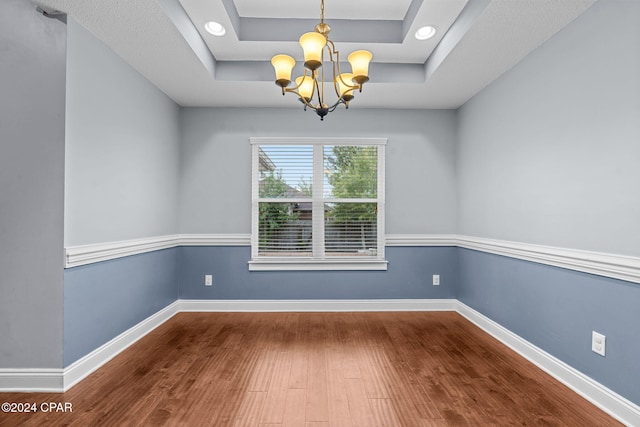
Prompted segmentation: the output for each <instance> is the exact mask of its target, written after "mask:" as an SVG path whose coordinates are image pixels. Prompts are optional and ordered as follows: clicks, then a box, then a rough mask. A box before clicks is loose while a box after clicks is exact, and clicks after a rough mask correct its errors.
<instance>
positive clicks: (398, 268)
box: [64, 246, 640, 404]
mask: <svg viewBox="0 0 640 427" xmlns="http://www.w3.org/2000/svg"><path fill="white" fill-rule="evenodd" d="M249 259H250V248H249V247H244V246H230V247H211V246H205V247H202V246H194V247H179V248H173V249H166V250H161V251H156V252H151V253H146V254H141V255H135V256H129V257H124V258H119V259H115V260H111V261H105V262H100V263H96V264H91V265H87V266H82V267H75V268H71V269H67V270H66V271H65V288H64V289H65V295H64V365H65V367H66V366H69V365H70V364H72V363H73V362H75V361H77V360H78V359H80V358H81V357H83V356H85V355H86V354H88V353H90V352H91V351H93V350H95V349H96V348H98V347H100V346H102V345H103V344H105V343H107V342H109V341H110V340H111V339H113V338H115V337H116V336H118V335H119V334H121V333H122V332H124V331H126V330H127V329H129V328H131V327H132V326H135V325H136V324H138V323H139V322H141V321H143V320H144V319H146V318H147V317H149V316H151V315H153V314H154V313H156V312H158V311H159V310H161V309H162V308H164V307H166V306H167V305H169V304H171V303H173V302H174V301H176V300H177V299H179V298H180V299H204V300H206V299H212V300H225V299H227V300H243V299H246V300H249V299H251V300H308V299H322V300H331V299H341V300H345V299H442V298H446V299H448V298H457V299H458V300H460V301H462V302H463V303H465V304H466V305H468V306H470V307H471V308H473V309H475V310H477V311H479V312H480V313H482V314H484V315H485V316H487V317H488V318H490V319H492V320H494V321H495V322H497V323H499V324H500V325H502V326H504V327H505V328H507V329H509V330H510V331H512V332H513V333H515V334H517V335H518V336H520V337H522V338H524V339H525V340H527V341H529V342H531V343H532V344H534V345H536V346H538V347H539V348H541V349H543V350H545V351H546V352H548V353H550V354H552V355H553V356H555V357H557V358H558V359H560V360H562V361H564V362H565V363H567V364H568V365H570V366H572V367H574V368H575V369H577V370H579V371H581V372H582V373H584V374H586V375H587V376H589V377H591V378H593V379H594V380H596V381H598V382H599V383H601V384H603V385H605V386H607V387H609V388H610V389H612V390H614V391H615V392H617V393H619V394H620V395H622V396H624V397H625V398H627V399H629V400H630V401H632V402H634V403H636V404H640V387H639V386H638V384H640V363H638V354H640V285H638V284H634V283H630V282H624V281H620V280H615V279H609V278H605V277H600V276H594V275H591V274H586V273H580V272H576V271H572V270H567V269H562V268H556V267H551V266H548V265H543V264H537V263H532V262H527V261H522V260H518V259H514V258H509V257H504V256H498V255H492V254H487V253H483V252H478V251H473V250H468V249H460V248H455V247H389V248H387V259H388V261H389V266H388V270H387V271H333V272H331V271H304V272H291V271H290V272H250V271H249V270H248V265H247V262H248V261H249ZM205 274H212V275H213V279H214V283H213V286H211V287H207V286H204V276H205ZM433 274H439V275H440V277H441V285H440V286H433V285H432V284H431V277H432V275H433ZM591 331H598V332H600V333H602V334H604V335H606V337H607V355H606V357H602V356H599V355H597V354H595V353H593V352H592V351H591Z"/></svg>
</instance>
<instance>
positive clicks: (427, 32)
mask: <svg viewBox="0 0 640 427" xmlns="http://www.w3.org/2000/svg"><path fill="white" fill-rule="evenodd" d="M435 35H436V29H435V27H432V26H430V25H427V26H426V27H422V28H419V29H418V31H416V39H418V40H427V39H430V38H431V37H433V36H435Z"/></svg>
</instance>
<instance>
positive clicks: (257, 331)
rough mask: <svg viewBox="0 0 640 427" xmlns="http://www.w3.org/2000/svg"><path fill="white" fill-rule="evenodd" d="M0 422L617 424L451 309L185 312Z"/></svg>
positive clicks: (25, 398)
mask: <svg viewBox="0 0 640 427" xmlns="http://www.w3.org/2000/svg"><path fill="white" fill-rule="evenodd" d="M0 400H2V402H32V403H36V404H37V406H38V407H40V405H42V403H45V402H55V403H64V402H68V403H71V404H72V409H73V412H71V413H68V412H67V413H63V412H43V411H41V410H39V411H38V412H37V413H35V414H4V413H0V425H2V426H14V425H15V426H17V425H21V426H34V425H38V426H40V425H46V426H66V425H68V426H89V425H91V426H103V425H104V426H119V425H126V426H135V425H149V426H161V425H166V426H258V427H286V426H304V427H327V426H353V427H368V426H516V425H519V426H539V425H543V426H599V427H601V426H614V425H621V424H619V423H617V422H616V421H615V420H613V419H612V418H610V417H609V416H608V415H606V414H605V413H603V412H602V411H600V410H599V409H597V408H596V407H594V406H593V405H591V404H590V403H588V402H587V401H586V400H584V399H582V398H581V397H580V396H578V395H577V394H575V393H573V392H572V391H570V390H569V389H568V388H566V387H565V386H563V385H562V384H560V383H559V382H557V381H556V380H554V379H553V378H551V377H550V376H549V375H547V374H546V373H544V372H542V371H541V370H539V369H538V368H536V367H535V366H533V365H532V364H531V363H529V362H527V361H526V360H525V359H523V358H521V357H520V356H518V355H517V354H516V353H514V352H513V351H511V350H510V349H508V348H507V347H505V346H503V345H502V344H500V343H499V342H498V341H496V340H495V339H493V338H492V337H491V336H489V335H487V334H485V333H484V332H482V331H481V330H480V329H478V328H477V327H475V326H474V325H473V324H471V323H470V322H468V321H467V320H466V319H464V318H463V317H461V316H460V315H458V314H457V313H453V312H426V313H423V312H411V313H180V314H178V315H176V316H175V317H173V318H172V319H170V320H169V321H168V322H166V323H165V324H163V325H162V326H160V327H159V328H157V329H156V330H155V331H153V332H152V333H151V334H149V335H147V336H146V337H145V338H143V339H142V340H140V341H139V342H137V343H136V344H135V345H133V346H132V347H131V348H129V349H127V350H126V351H125V352H123V353H122V354H120V355H119V356H118V357H116V358H115V359H113V360H112V361H111V362H109V363H108V364H107V365H105V366H104V367H102V368H101V369H99V370H98V371H96V372H95V373H94V374H92V375H91V376H90V377H88V378H87V379H85V380H84V381H82V382H81V383H80V384H78V385H76V386H75V387H74V388H72V389H71V390H70V391H68V392H67V393H64V394H41V393H32V394H24V393H21V394H18V393H3V394H0Z"/></svg>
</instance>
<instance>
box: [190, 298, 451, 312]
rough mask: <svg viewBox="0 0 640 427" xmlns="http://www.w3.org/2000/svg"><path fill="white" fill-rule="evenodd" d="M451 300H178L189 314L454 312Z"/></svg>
mask: <svg viewBox="0 0 640 427" xmlns="http://www.w3.org/2000/svg"><path fill="white" fill-rule="evenodd" d="M455 307H456V300H454V299H380V300H228V301H227V300H180V311H190V312H194V311H195V312H207V311H211V312H234V311H235V312H252V311H256V312H313V311H318V312H340V311H454V310H455Z"/></svg>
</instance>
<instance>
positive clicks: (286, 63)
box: [271, 55, 296, 86]
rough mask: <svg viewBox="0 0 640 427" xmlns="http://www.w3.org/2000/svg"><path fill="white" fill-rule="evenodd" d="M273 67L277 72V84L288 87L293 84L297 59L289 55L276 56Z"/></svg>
mask: <svg viewBox="0 0 640 427" xmlns="http://www.w3.org/2000/svg"><path fill="white" fill-rule="evenodd" d="M271 65H273V68H275V70H276V84H277V85H280V86H283V85H284V86H287V85H288V84H289V83H291V71H293V67H294V66H295V65H296V61H295V59H293V58H292V57H290V56H289V55H276V56H274V57H273V58H271Z"/></svg>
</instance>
